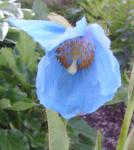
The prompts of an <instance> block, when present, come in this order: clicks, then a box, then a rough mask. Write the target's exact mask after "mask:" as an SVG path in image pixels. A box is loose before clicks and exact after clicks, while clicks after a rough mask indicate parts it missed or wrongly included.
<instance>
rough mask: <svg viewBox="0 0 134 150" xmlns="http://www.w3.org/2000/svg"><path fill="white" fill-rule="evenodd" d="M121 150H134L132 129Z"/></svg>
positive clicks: (133, 130)
mask: <svg viewBox="0 0 134 150" xmlns="http://www.w3.org/2000/svg"><path fill="white" fill-rule="evenodd" d="M123 150H134V127H133V128H132V129H131V131H130V133H129V135H128V137H127V140H126V142H125V145H124V148H123Z"/></svg>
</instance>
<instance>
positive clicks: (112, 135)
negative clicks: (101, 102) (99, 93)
mask: <svg viewBox="0 0 134 150" xmlns="http://www.w3.org/2000/svg"><path fill="white" fill-rule="evenodd" d="M125 109H126V107H125V105H124V103H119V104H115V105H110V106H103V107H101V108H100V109H99V110H98V111H96V112H94V113H92V114H90V115H86V116H85V117H84V119H85V120H86V121H87V122H88V124H89V125H90V126H92V127H94V128H96V129H100V130H101V132H102V136H103V141H102V145H103V148H104V150H116V145H117V141H118V137H119V134H120V128H121V124H122V121H123V118H124V113H125ZM132 126H134V117H133V120H132V123H131V125H130V128H131V127H132Z"/></svg>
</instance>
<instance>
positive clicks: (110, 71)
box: [88, 24, 121, 95]
mask: <svg viewBox="0 0 134 150" xmlns="http://www.w3.org/2000/svg"><path fill="white" fill-rule="evenodd" d="M88 35H89V38H90V40H91V41H92V42H93V43H94V45H95V47H96V49H95V60H94V61H95V66H96V73H97V79H98V81H99V83H100V88H101V90H102V93H103V94H104V95H107V94H110V93H114V92H116V91H117V89H118V88H119V87H120V86H121V75H120V68H119V63H118V61H117V59H116V58H115V56H114V55H113V54H112V51H111V50H110V49H109V48H110V40H109V39H108V38H107V37H106V35H105V34H104V31H103V29H102V28H101V27H100V26H99V25H97V24H93V25H90V26H89V28H88Z"/></svg>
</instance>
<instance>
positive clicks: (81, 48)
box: [56, 38, 95, 70]
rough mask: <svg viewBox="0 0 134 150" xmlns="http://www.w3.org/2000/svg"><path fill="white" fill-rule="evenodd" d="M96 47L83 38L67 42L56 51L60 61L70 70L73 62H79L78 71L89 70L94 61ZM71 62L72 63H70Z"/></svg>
mask: <svg viewBox="0 0 134 150" xmlns="http://www.w3.org/2000/svg"><path fill="white" fill-rule="evenodd" d="M94 49H95V47H94V45H93V44H92V43H91V42H90V41H86V42H84V39H83V38H77V39H73V40H68V41H65V42H64V43H63V44H61V45H60V46H59V47H58V48H57V49H56V53H57V55H56V57H57V59H58V61H59V62H60V63H61V64H62V65H63V66H64V67H65V68H69V66H70V65H71V64H72V62H73V60H75V61H76V60H77V70H79V69H85V68H88V67H89V66H90V65H91V63H92V61H93V59H94ZM69 60H71V61H72V62H69Z"/></svg>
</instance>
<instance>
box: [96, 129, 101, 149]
mask: <svg viewBox="0 0 134 150" xmlns="http://www.w3.org/2000/svg"><path fill="white" fill-rule="evenodd" d="M94 150H102V135H101V131H100V130H98V132H97V139H96V145H95V149H94Z"/></svg>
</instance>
